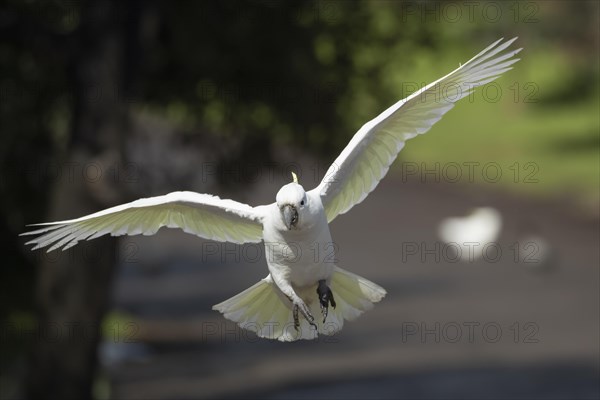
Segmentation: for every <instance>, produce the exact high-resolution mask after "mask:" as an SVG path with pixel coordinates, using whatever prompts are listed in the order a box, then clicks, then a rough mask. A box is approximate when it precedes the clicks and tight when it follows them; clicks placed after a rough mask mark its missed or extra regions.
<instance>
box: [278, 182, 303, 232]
mask: <svg viewBox="0 0 600 400" xmlns="http://www.w3.org/2000/svg"><path fill="white" fill-rule="evenodd" d="M292 177H293V178H294V181H293V182H291V183H288V184H287V185H285V186H283V187H282V188H281V189H279V192H277V197H276V201H277V207H278V208H279V210H280V211H281V218H282V220H283V223H284V224H285V226H286V228H288V230H291V229H293V228H298V225H299V223H301V221H300V220H301V219H302V212H303V210H304V209H305V208H306V207H307V206H308V199H307V197H306V192H305V191H304V188H303V187H302V185H300V184H299V183H298V177H297V176H296V174H294V173H293V172H292Z"/></svg>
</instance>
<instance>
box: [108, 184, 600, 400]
mask: <svg viewBox="0 0 600 400" xmlns="http://www.w3.org/2000/svg"><path fill="white" fill-rule="evenodd" d="M276 190H277V189H276V188H275V187H268V188H260V189H257V192H258V193H264V196H270V195H271V193H272V196H271V197H273V196H274V193H275V192H276ZM266 198H268V197H266ZM253 204H256V203H255V202H253ZM482 205H491V206H494V207H496V208H498V209H499V210H500V211H501V212H502V214H503V216H504V222H505V225H504V229H503V233H502V236H501V238H500V240H499V242H498V243H499V246H500V248H501V249H502V256H501V257H500V258H499V259H498V261H497V262H488V261H485V260H480V261H476V262H473V263H462V262H450V261H451V260H449V258H448V256H446V257H444V254H443V253H442V254H440V252H439V251H438V252H437V254H435V253H436V252H435V251H433V253H431V252H429V253H428V252H427V251H425V249H429V250H431V249H435V245H436V243H437V239H436V234H435V230H436V226H437V224H438V222H439V221H440V220H441V219H442V218H444V217H447V216H449V215H463V214H465V213H466V212H468V210H469V209H470V208H472V207H476V206H482ZM528 230H535V233H536V234H539V235H542V236H543V237H544V238H545V239H546V240H547V241H548V242H549V243H550V244H551V245H552V247H553V249H554V255H553V258H554V260H553V262H552V263H553V265H551V266H550V268H547V269H543V268H540V269H536V268H529V267H527V266H525V265H523V264H522V263H519V262H517V263H515V260H514V257H515V253H514V250H513V249H512V248H511V245H513V244H514V242H516V241H518V240H521V239H522V237H523V234H524V233H526V232H527V231H528ZM332 234H333V238H334V240H335V241H336V243H337V244H338V246H339V254H338V259H339V265H340V266H341V267H343V268H346V269H349V270H351V271H353V272H355V273H358V274H360V275H363V276H365V277H367V278H369V279H371V280H373V281H374V282H377V283H379V284H380V285H382V286H383V287H385V288H386V289H387V291H388V296H387V297H386V298H385V299H384V300H383V302H382V303H380V304H378V305H377V306H376V307H375V309H374V310H372V311H370V312H368V313H366V314H365V315H363V316H362V317H361V318H359V319H358V320H357V321H355V322H352V323H348V324H347V325H346V326H345V327H344V330H343V331H342V332H341V333H340V334H339V335H337V336H335V337H333V338H326V337H323V338H322V339H320V340H318V341H315V342H296V343H287V344H282V343H276V342H271V341H266V340H259V339H257V338H255V337H254V336H253V335H251V334H249V333H246V332H245V331H240V330H238V329H236V327H235V326H234V325H233V324H230V323H228V322H225V320H224V319H223V318H222V317H221V316H220V314H218V313H216V312H213V311H211V306H212V305H213V304H215V303H217V302H219V301H222V300H224V299H226V298H229V297H230V296H232V295H234V294H237V293H238V292H240V291H242V290H244V289H246V288H247V287H248V286H250V285H251V284H253V283H254V282H256V281H257V280H258V279H260V278H262V277H264V276H265V275H266V264H265V262H264V259H262V258H261V259H260V260H259V261H258V262H248V258H253V257H254V255H255V250H256V248H252V247H241V248H236V247H235V246H233V245H230V246H231V247H230V248H229V247H228V248H227V250H229V251H230V252H229V253H219V254H212V252H213V251H214V250H215V248H214V247H210V246H211V245H210V244H206V243H208V242H204V241H201V240H199V239H197V238H194V237H190V236H188V235H184V234H181V233H179V232H176V231H169V232H163V233H162V234H161V235H158V236H156V237H150V238H141V239H136V242H135V243H137V245H139V246H140V251H139V253H138V254H139V255H140V257H142V256H143V257H145V258H146V259H143V260H140V261H139V262H137V263H134V264H132V265H124V266H123V268H122V269H121V275H120V277H119V279H118V282H117V284H116V287H115V307H116V308H117V309H118V310H123V311H126V312H128V313H131V314H133V315H134V316H136V317H137V318H138V324H139V327H140V330H139V331H138V332H137V333H136V336H135V339H136V342H137V343H134V344H130V345H127V344H123V343H119V344H117V345H114V344H112V345H111V344H109V345H107V346H105V347H104V350H103V353H102V354H103V357H104V359H105V360H106V361H105V362H106V363H107V366H106V371H107V373H108V376H109V377H110V380H111V383H112V385H113V388H112V389H113V392H112V396H113V397H115V398H129V399H142V398H144V399H152V398H161V399H166V398H215V397H229V396H231V397H238V396H242V395H243V396H247V397H253V396H261V397H262V396H267V395H268V396H270V397H271V398H314V397H329V398H336V397H337V398H352V397H354V398H365V397H376V398H382V397H388V398H398V397H404V398H449V397H450V398H454V397H473V398H481V397H495V398H497V397H502V398H505V397H506V398H509V397H521V398H523V397H527V398H530V397H540V398H545V397H553V398H565V397H566V398H577V397H580V398H593V397H596V398H597V397H598V396H599V389H598V383H597V382H596V380H595V378H597V377H598V371H599V359H598V357H599V354H600V349H599V337H600V336H599V315H600V311H599V293H600V288H599V286H600V279H599V265H600V259H599V247H598V243H599V242H600V237H599V231H598V221H586V220H583V219H579V218H578V217H574V216H571V215H569V214H568V213H567V212H566V211H565V210H564V209H563V208H562V207H560V206H559V205H557V204H551V203H547V204H546V203H544V204H542V203H537V202H535V201H523V200H522V199H520V200H519V199H515V198H512V197H509V196H506V195H498V194H495V193H488V194H484V193H482V192H481V191H477V192H476V195H475V192H474V189H473V190H468V188H467V190H464V188H461V187H459V186H457V185H443V184H437V185H431V184H428V185H422V184H419V183H410V182H409V183H402V182H400V181H399V180H397V179H396V180H395V179H391V178H388V179H386V180H384V181H383V182H382V183H381V185H380V186H379V187H378V188H377V190H376V191H375V192H374V193H373V194H371V195H370V196H369V198H368V199H367V200H366V201H365V203H363V204H361V205H359V206H357V207H356V208H355V209H353V210H352V212H351V213H349V214H347V215H342V216H340V217H339V218H338V219H337V220H336V221H335V222H334V223H333V225H332ZM128 240H129V239H128ZM407 243H415V244H416V245H417V246H421V247H420V249H422V250H423V251H422V252H421V251H418V253H417V254H412V255H407V254H406V252H404V254H403V252H402V250H403V248H404V249H405V250H406V246H407ZM159 244H160V245H159ZM521 244H522V243H521ZM411 246H412V245H411ZM423 246H426V247H423ZM236 249H237V250H236ZM221 250H223V248H219V251H221ZM200 254H204V256H201V255H200ZM221 255H223V257H225V260H224V261H225V262H222V261H221ZM236 255H238V256H240V261H239V262H236V260H235V257H236ZM244 255H245V257H244ZM436 255H437V256H439V259H438V260H436ZM194 257H195V259H194ZM250 261H251V260H250ZM484 328H485V329H484ZM425 330H428V331H425ZM423 332H425V334H424V335H422V334H423ZM427 332H428V333H427ZM412 333H414V334H412ZM459 335H460V336H459ZM349 382H350V383H349Z"/></svg>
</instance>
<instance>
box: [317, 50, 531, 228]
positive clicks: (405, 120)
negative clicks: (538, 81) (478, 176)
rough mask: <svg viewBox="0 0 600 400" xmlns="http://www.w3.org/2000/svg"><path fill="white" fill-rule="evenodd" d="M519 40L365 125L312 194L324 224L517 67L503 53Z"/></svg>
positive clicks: (482, 56) (479, 58) (486, 54)
mask: <svg viewBox="0 0 600 400" xmlns="http://www.w3.org/2000/svg"><path fill="white" fill-rule="evenodd" d="M516 39H517V38H514V39H511V40H509V41H507V42H504V43H502V44H500V42H502V40H503V39H500V40H498V41H496V42H495V43H493V44H491V45H490V46H489V47H487V48H486V49H485V50H483V51H482V52H481V53H479V54H477V55H476V56H475V57H473V58H472V59H471V60H469V61H468V62H466V63H465V64H463V65H461V66H460V67H458V68H457V69H455V70H454V71H452V72H451V73H450V74H448V75H446V76H445V77H443V78H441V79H439V80H437V81H435V82H433V83H431V84H429V85H427V86H425V87H424V88H423V89H421V90H419V91H417V92H415V93H413V94H411V95H410V96H408V97H407V98H405V99H403V100H400V101H399V102H397V103H396V104H394V105H393V106H391V107H390V108H388V109H387V110H385V111H384V112H382V113H381V114H380V115H379V116H377V117H376V118H375V119H373V120H371V121H369V122H367V123H366V124H364V125H363V126H362V128H361V129H360V130H359V131H358V132H357V133H356V134H355V135H354V137H353V138H352V140H350V143H348V145H347V146H346V148H344V150H343V151H342V153H341V154H340V155H339V156H338V158H336V160H335V161H334V162H333V164H332V165H331V166H330V167H329V169H328V170H327V173H326V174H325V177H324V178H323V180H322V181H321V183H320V184H319V186H317V187H316V188H315V189H313V192H314V191H316V192H317V193H318V194H319V195H320V196H321V200H322V201H323V205H324V207H325V212H326V214H327V220H328V221H329V222H331V221H332V220H333V219H334V218H335V217H336V216H338V215H339V214H343V213H345V212H347V211H348V210H350V209H351V208H352V207H353V206H354V205H355V204H358V203H360V202H361V201H363V200H364V199H365V197H367V195H368V194H369V193H370V192H371V191H372V190H373V189H375V187H376V186H377V184H378V183H379V181H380V180H381V179H383V177H384V176H385V174H386V173H387V171H388V169H389V168H390V165H391V164H392V163H393V162H394V160H395V159H396V156H397V155H398V153H399V152H400V150H402V148H403V147H404V142H406V141H407V140H408V139H411V138H413V137H415V136H417V135H419V134H422V133H425V132H427V131H428V130H429V129H430V128H431V126H432V125H433V124H435V123H436V122H437V121H438V120H439V119H440V118H442V116H443V115H444V114H445V113H446V112H448V111H449V110H450V109H451V108H452V107H454V103H455V102H457V101H458V100H460V99H462V98H463V97H465V96H467V95H469V94H470V93H471V92H472V90H473V89H474V88H475V87H477V86H481V85H485V84H486V83H489V82H491V81H493V80H494V79H496V78H497V77H498V76H500V74H502V73H504V72H506V71H508V70H510V69H512V67H511V65H512V64H514V63H515V62H517V61H519V59H518V58H513V56H514V55H516V54H517V53H518V52H519V51H521V50H522V49H517V50H510V51H506V52H504V50H506V49H507V48H508V46H510V45H511V44H512V43H513V42H514V41H515V40H516Z"/></svg>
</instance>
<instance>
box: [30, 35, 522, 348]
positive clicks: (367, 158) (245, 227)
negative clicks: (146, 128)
mask: <svg viewBox="0 0 600 400" xmlns="http://www.w3.org/2000/svg"><path fill="white" fill-rule="evenodd" d="M502 40H503V39H500V40H498V41H496V42H495V43H493V44H491V45H490V46H489V47H487V48H486V49H485V50H483V51H482V52H481V53H479V54H477V55H476V56H475V57H473V58H472V59H471V60H470V61H468V62H466V63H464V64H462V65H461V66H460V67H459V68H457V69H456V70H454V71H452V72H451V73H450V74H448V75H446V76H445V77H443V78H441V79H439V80H437V81H435V82H433V83H432V84H430V85H427V86H426V87H424V88H422V89H421V90H419V91H417V92H415V93H413V94H412V95H410V96H408V97H407V98H406V99H403V100H400V101H399V102H397V103H396V104H394V105H392V106H391V107H390V108H388V109H387V110H385V111H384V112H383V113H381V114H380V115H379V116H378V117H377V118H375V119H373V120H371V121H369V122H367V123H366V124H365V125H363V126H362V128H361V129H360V130H359V131H358V132H357V133H356V134H355V135H354V137H353V138H352V140H350V143H349V144H348V145H347V146H346V148H344V150H343V151H342V153H341V154H340V155H339V156H338V157H337V158H336V160H335V161H334V162H333V164H332V165H331V166H330V167H329V169H328V171H327V173H326V174H325V177H324V178H323V180H322V182H321V183H320V184H319V186H317V187H316V188H314V189H312V190H310V191H308V192H307V191H305V190H304V188H303V187H302V186H301V185H300V184H299V183H298V181H297V179H296V177H295V176H294V181H293V182H292V183H289V184H287V185H285V186H283V187H282V188H281V189H280V190H279V192H278V193H277V197H276V201H275V203H272V204H269V205H263V206H258V207H251V206H249V205H246V204H242V203H238V202H236V201H233V200H222V199H220V198H218V197H216V196H211V195H208V194H199V193H194V192H173V193H169V194H167V195H164V196H158V197H152V198H147V199H140V200H136V201H134V202H131V203H128V204H123V205H120V206H116V207H113V208H109V209H107V210H104V211H100V212H97V213H94V214H91V215H87V216H85V217H81V218H77V219H72V220H68V221H59V222H50V223H46V224H38V225H44V227H43V228H41V229H39V230H36V231H32V232H27V233H25V235H39V236H38V237H36V238H35V239H33V240H31V241H29V242H27V244H35V247H34V248H33V249H39V248H41V247H45V246H50V245H51V247H50V249H49V250H48V251H50V250H54V249H58V248H60V247H63V250H64V249H68V248H70V247H72V246H74V245H76V244H77V243H78V242H79V241H80V240H89V239H94V238H96V237H99V236H102V235H105V234H111V235H113V236H120V235H137V234H143V235H152V234H154V233H156V231H158V230H159V229H160V228H161V227H163V226H167V227H169V228H181V229H183V231H184V232H187V233H191V234H194V235H198V236H200V237H203V238H207V239H212V240H218V241H229V242H234V243H247V242H260V241H264V243H265V248H266V254H267V263H268V267H269V275H268V276H267V277H266V278H264V279H262V280H261V281H259V282H258V283H257V284H255V285H254V286H252V287H250V288H248V289H246V290H245V291H243V292H242V293H240V294H238V295H236V296H234V297H232V298H230V299H229V300H226V301H224V302H222V303H220V304H217V305H215V306H214V307H213V309H215V310H218V311H220V312H222V313H223V314H224V316H225V317H226V318H228V319H230V320H232V321H235V322H237V323H238V324H239V326H240V327H242V328H246V329H249V330H252V331H254V332H256V333H257V334H258V336H260V337H265V338H270V339H278V340H281V341H293V340H297V339H314V338H315V337H317V335H318V334H319V333H320V334H325V335H332V334H334V333H336V332H338V331H339V330H340V329H342V326H343V324H344V320H353V319H355V318H356V317H358V316H359V315H360V314H362V313H363V312H364V311H366V310H369V309H371V308H372V307H373V303H376V302H378V301H380V300H381V299H382V298H383V297H384V296H385V294H386V292H385V290H384V289H383V288H381V287H380V286H378V285H376V284H375V283H373V282H370V281H368V280H367V279H365V278H362V277H360V276H358V275H355V274H353V273H351V272H348V271H345V270H343V269H341V268H339V267H337V266H336V265H335V263H334V258H335V257H333V256H334V255H333V254H332V253H331V252H328V253H327V254H324V255H323V257H320V258H319V259H315V256H314V255H315V251H314V249H315V247H316V246H318V248H319V249H327V248H330V247H331V243H332V240H331V234H330V232H329V223H330V222H331V221H333V220H334V219H335V218H336V217H337V216H338V215H340V214H344V213H346V212H347V211H349V210H350V209H351V208H352V207H353V206H354V205H356V204H358V203H360V202H361V201H363V200H364V199H365V197H367V195H368V194H369V193H370V192H371V191H372V190H373V189H375V187H376V186H377V184H378V183H379V181H380V180H381V179H382V178H383V177H384V176H385V174H386V173H387V171H388V169H389V168H390V165H391V164H392V162H394V160H395V159H396V156H397V155H398V152H399V151H400V150H401V149H402V148H403V147H404V143H405V141H406V140H408V139H411V138H413V137H415V136H417V135H419V134H422V133H425V132H427V131H428V130H429V129H430V128H431V126H432V125H433V124H434V123H436V122H437V121H438V120H439V119H440V118H441V117H442V116H443V115H444V114H445V113H446V112H447V111H449V110H450V109H451V108H452V107H453V106H454V103H455V102H456V101H458V100H459V99H461V98H463V97H465V96H467V95H469V93H471V92H472V90H473V89H474V88H475V87H477V86H481V85H484V84H486V83H489V82H491V81H493V80H494V79H496V78H497V77H498V76H500V75H501V74H502V73H504V72H506V71H508V70H510V69H511V68H512V67H510V66H511V65H512V64H514V63H515V62H517V61H518V60H519V59H516V58H513V56H514V55H516V54H517V53H518V52H519V51H520V50H521V49H517V50H508V51H505V50H506V49H507V48H508V47H509V46H510V45H511V44H512V43H513V42H514V41H515V40H516V38H514V39H512V40H509V41H506V42H503V43H501V42H502ZM328 245H329V247H328ZM323 253H325V252H323ZM330 305H331V306H332V308H333V310H332V311H329V306H330ZM319 311H320V312H321V313H322V318H315V317H314V315H316V314H318V312H319ZM299 314H301V316H302V317H303V318H300V316H299Z"/></svg>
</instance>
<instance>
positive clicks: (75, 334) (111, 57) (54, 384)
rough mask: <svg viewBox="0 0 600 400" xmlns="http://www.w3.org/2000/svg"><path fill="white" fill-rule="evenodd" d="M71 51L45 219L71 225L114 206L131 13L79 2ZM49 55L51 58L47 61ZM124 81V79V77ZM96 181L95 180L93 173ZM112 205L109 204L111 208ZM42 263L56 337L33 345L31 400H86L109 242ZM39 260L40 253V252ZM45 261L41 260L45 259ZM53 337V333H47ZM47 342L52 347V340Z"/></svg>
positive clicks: (108, 275) (107, 276)
mask: <svg viewBox="0 0 600 400" xmlns="http://www.w3.org/2000/svg"><path fill="white" fill-rule="evenodd" d="M84 4H85V5H84V6H83V9H82V10H81V21H80V26H79V28H78V31H77V32H76V34H75V35H73V38H74V39H75V40H76V42H73V43H71V45H72V46H73V47H72V48H71V49H69V51H70V53H71V54H72V59H71V68H72V70H71V71H69V73H70V75H71V80H72V83H73V87H72V93H73V104H72V109H73V114H72V125H71V137H70V141H69V145H68V151H67V155H66V157H65V160H64V163H62V164H61V167H62V168H61V169H62V171H63V173H62V174H61V177H60V178H59V179H57V180H56V182H55V184H54V188H53V194H52V200H51V201H52V203H51V205H50V213H49V220H60V219H65V218H72V217H75V216H79V215H84V214H87V213H91V212H94V211H97V210H98V209H99V208H103V207H106V206H109V205H114V203H115V202H118V201H120V200H122V199H121V196H120V195H119V194H118V193H119V189H118V183H119V179H118V174H117V173H115V172H114V171H115V169H116V170H118V169H119V166H120V165H123V164H122V163H121V155H122V141H123V140H122V139H123V135H124V133H125V132H127V128H128V117H127V116H128V110H127V101H126V99H124V98H123V96H122V94H123V93H126V92H127V87H126V86H127V85H125V84H124V82H127V78H129V76H131V75H130V72H131V70H130V69H131V67H132V66H131V65H127V61H128V60H127V59H126V54H127V51H126V50H127V49H126V46H127V44H131V43H130V42H128V40H127V35H130V34H131V33H132V32H134V31H135V30H134V29H131V27H130V26H127V29H126V25H127V24H126V22H127V23H129V24H132V23H133V24H135V18H133V19H132V20H128V17H130V15H127V14H128V13H127V11H128V10H129V11H131V7H135V6H139V4H135V5H134V6H132V5H125V4H119V3H118V2H111V1H103V0H99V1H97V0H95V1H89V2H86V3H84ZM49 56H51V55H49ZM125 75H128V76H125ZM99 173H100V174H101V175H102V179H98V174H99ZM111 203H112V204H111ZM86 244H87V243H85V242H84V243H81V244H79V245H78V246H75V247H74V248H72V249H70V250H68V251H66V252H60V251H56V252H54V253H51V254H49V255H48V256H44V257H42V258H43V259H42V261H41V265H40V268H39V274H38V282H37V288H36V297H37V299H36V301H37V304H38V307H39V323H40V327H41V329H48V330H49V332H58V339H57V340H54V339H55V338H56V337H55V336H54V334H52V335H45V336H44V337H43V338H42V340H37V343H36V344H35V346H34V349H33V354H32V357H31V364H30V368H29V373H28V376H27V378H26V388H25V390H26V395H27V396H28V397H29V398H32V399H44V398H52V399H87V398H91V397H92V390H91V389H92V384H93V380H94V375H95V368H96V364H97V354H96V349H97V345H98V343H99V341H100V336H101V335H100V334H101V332H100V322H101V320H102V317H103V315H104V313H105V311H106V309H107V307H108V299H109V289H110V284H111V279H112V276H113V270H114V265H115V257H114V255H115V241H114V239H112V240H111V239H110V238H103V239H99V240H95V241H94V242H93V244H92V246H89V247H87V246H86ZM40 254H41V253H40ZM43 254H45V253H43ZM52 330H54V331H52ZM50 339H52V340H50Z"/></svg>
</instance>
